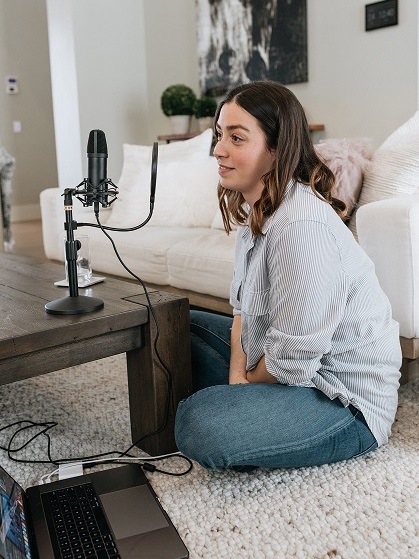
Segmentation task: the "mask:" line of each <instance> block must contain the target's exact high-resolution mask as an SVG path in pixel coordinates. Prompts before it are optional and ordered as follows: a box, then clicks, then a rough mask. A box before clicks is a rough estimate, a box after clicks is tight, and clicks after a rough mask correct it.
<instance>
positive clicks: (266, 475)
mask: <svg viewBox="0 0 419 559" xmlns="http://www.w3.org/2000/svg"><path fill="white" fill-rule="evenodd" d="M0 402H1V407H0V428H1V427H4V426H5V425H7V424H9V423H12V422H14V421H18V420H23V419H31V420H33V421H39V422H41V421H56V422H57V423H58V426H57V427H55V428H54V429H53V430H52V431H51V441H52V442H51V448H52V455H53V458H55V459H59V458H67V457H70V456H72V457H77V456H83V455H89V454H96V453H98V452H105V451H108V450H114V449H118V450H125V449H126V448H127V447H128V446H129V445H130V443H131V440H130V427H129V413H128V395H127V381H126V370H125V356H124V355H118V356H114V357H110V358H107V359H103V360H101V361H97V362H94V363H90V364H86V365H80V366H78V367H72V368H70V369H64V370H62V371H58V372H55V373H50V374H47V375H43V376H41V377H37V378H33V379H29V380H26V381H21V382H18V383H14V384H9V385H6V386H1V387H0ZM139 405H141V403H139ZM12 432H13V431H12V430H9V431H6V432H4V431H3V432H0V444H2V445H4V444H5V441H6V440H8V439H9V438H10V435H11V434H12ZM16 442H17V441H16ZM139 454H140V453H139ZM20 455H21V457H26V458H27V459H32V460H33V459H45V457H46V439H45V438H43V440H40V439H37V440H36V441H34V442H33V443H32V444H31V445H30V446H29V448H27V449H25V450H24V451H22V453H20ZM175 461H177V462H178V464H177V465H176V464H173V463H172V462H171V461H166V462H165V464H164V466H165V467H166V468H179V467H180V466H179V460H178V459H176V460H175ZM0 462H1V464H2V466H3V467H4V468H5V469H6V470H7V471H9V472H10V473H11V474H12V475H13V476H14V477H15V478H16V479H17V481H18V482H19V483H21V484H22V485H23V486H27V485H33V484H36V483H37V481H38V479H39V478H40V477H41V476H42V475H43V474H46V473H49V472H51V471H53V470H54V469H55V468H54V467H53V466H49V465H45V464H17V463H15V462H13V461H11V460H9V459H8V458H7V453H6V452H4V451H0ZM161 467H163V464H162V465H161ZM147 475H148V477H149V479H150V481H151V483H152V485H153V487H154V489H155V491H156V493H157V494H158V495H159V497H160V499H161V502H162V505H163V506H164V508H165V509H166V510H167V512H168V513H169V515H170V517H171V519H172V521H173V523H174V524H175V526H176V527H177V529H178V531H179V533H180V535H181V537H182V539H183V540H184V542H185V544H186V545H187V547H188V549H189V551H190V557H191V559H195V558H204V559H212V558H214V557H220V558H223V557H224V558H228V559H238V558H248V559H259V558H261V559H262V558H274V559H287V558H299V559H329V558H334V559H364V558H365V559H371V558H373V559H383V558H388V559H397V558H400V559H417V558H419V532H418V531H419V379H418V380H415V381H413V382H409V383H408V384H406V385H404V386H402V387H401V389H400V405H399V410H398V413H397V419H396V422H395V424H394V427H393V435H392V438H391V440H390V443H389V444H388V445H386V446H384V447H382V448H380V449H378V450H377V451H375V452H373V453H372V454H370V455H368V456H366V457H364V458H359V459H354V460H350V461H347V462H343V463H340V464H334V465H330V466H321V467H314V468H302V469H298V470H297V469H290V470H258V471H256V472H254V473H251V474H244V473H236V472H231V471H206V470H204V469H203V468H201V467H200V466H198V465H195V466H194V469H193V470H192V472H191V473H189V474H188V475H186V476H184V477H171V476H165V475H163V474H160V473H156V472H154V473H152V474H150V473H147Z"/></svg>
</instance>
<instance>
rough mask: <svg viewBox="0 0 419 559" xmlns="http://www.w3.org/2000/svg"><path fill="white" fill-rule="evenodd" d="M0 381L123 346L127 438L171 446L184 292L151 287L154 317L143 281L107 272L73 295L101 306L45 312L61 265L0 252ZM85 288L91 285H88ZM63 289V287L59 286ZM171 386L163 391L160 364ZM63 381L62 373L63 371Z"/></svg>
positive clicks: (180, 391) (181, 383)
mask: <svg viewBox="0 0 419 559" xmlns="http://www.w3.org/2000/svg"><path fill="white" fill-rule="evenodd" d="M0 269H1V277H0V310H1V313H0V384H7V383H11V382H15V381H18V380H22V379H26V378H30V377H34V376H37V375H42V374H45V373H49V372H51V371H58V370H61V369H63V374H64V373H65V370H66V369H67V368H68V367H71V366H74V365H79V364H81V363H87V362H89V361H95V360H97V359H101V358H103V357H109V356H111V355H116V354H119V353H126V359H127V373H128V392H129V402H130V417H131V435H132V441H133V443H135V442H136V441H139V440H140V439H141V438H142V437H143V436H144V435H147V434H148V433H152V432H155V431H159V430H160V429H161V430H160V431H159V432H158V433H156V434H155V435H152V436H149V437H146V438H145V439H144V440H143V441H142V442H140V443H139V444H138V446H139V447H140V448H142V449H144V450H145V451H146V452H148V453H150V454H165V453H167V452H172V451H174V450H176V445H175V440H174V417H175V412H176V408H177V404H178V403H179V401H180V400H182V399H183V398H186V397H187V396H189V395H190V394H191V393H192V380H191V365H190V342H189V335H188V332H189V301H188V299H187V298H186V297H182V296H179V295H173V294H169V293H162V292H160V291H151V292H150V293H149V295H150V300H151V303H152V306H153V309H154V314H155V316H156V319H157V323H158V326H159V333H160V335H159V340H158V352H159V355H160V356H161V358H162V361H163V363H164V365H165V367H162V366H161V364H160V362H159V360H158V358H157V355H156V352H155V348H154V340H155V333H156V325H155V322H154V320H153V319H152V317H151V314H150V311H149V305H148V302H147V299H146V296H145V294H144V291H143V288H142V287H141V286H140V285H139V284H137V283H130V282H127V281H122V280H118V279H115V278H108V279H106V281H105V282H104V283H100V284H97V285H94V286H93V287H92V288H89V290H84V289H80V294H81V295H90V294H91V295H93V296H95V297H99V298H101V299H102V300H103V301H104V303H105V304H104V308H103V309H101V310H98V311H94V312H90V313H86V314H79V315H64V316H58V315H51V314H47V313H46V312H45V304H46V303H47V302H48V301H51V300H54V299H56V298H60V297H63V296H65V295H66V289H65V288H59V287H55V286H54V284H53V282H54V281H55V280H56V279H57V278H60V277H61V276H62V273H63V266H62V265H59V264H54V263H51V262H48V261H42V260H33V259H30V258H27V257H21V256H16V255H14V254H5V253H0ZM90 292H91V293H90ZM67 294H68V293H67ZM166 368H167V369H168V370H169V371H170V373H171V380H172V383H171V385H172V388H171V402H170V406H169V413H168V417H167V422H166V424H165V426H164V425H163V421H164V418H165V409H166V402H167V396H168V382H167V371H166V370H165V369H166ZM63 383H65V376H64V377H63Z"/></svg>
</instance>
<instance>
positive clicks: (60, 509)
mask: <svg viewBox="0 0 419 559" xmlns="http://www.w3.org/2000/svg"><path fill="white" fill-rule="evenodd" d="M42 499H43V503H44V508H45V512H46V517H47V522H48V526H49V529H50V533H51V540H52V545H53V548H54V552H55V555H56V557H57V558H59V559H105V558H112V559H119V558H120V555H119V554H118V550H117V548H116V544H115V540H114V538H113V536H112V533H111V531H110V529H109V526H108V522H107V520H106V517H105V514H104V512H103V510H102V506H101V504H100V501H99V498H98V496H97V494H96V491H95V489H94V487H93V484H92V483H89V482H88V483H83V484H81V485H77V486H75V487H67V488H65V489H60V490H58V491H51V492H49V493H44V494H43V495H42Z"/></svg>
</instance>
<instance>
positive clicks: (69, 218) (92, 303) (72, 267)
mask: <svg viewBox="0 0 419 559" xmlns="http://www.w3.org/2000/svg"><path fill="white" fill-rule="evenodd" d="M74 193H75V194H77V193H78V191H77V189H74V188H66V189H65V190H64V211H65V224H64V228H65V230H66V232H67V239H66V243H65V257H66V261H67V270H68V286H69V289H70V296H69V297H61V298H60V299H55V300H54V301H50V302H49V303H47V304H46V305H45V310H46V312H47V313H49V314H67V315H70V314H84V313H89V312H93V311H97V310H99V309H102V308H103V306H104V303H103V301H102V299H98V298H97V297H88V296H85V295H79V286H78V277H77V251H78V250H79V249H80V246H81V244H80V241H78V240H75V239H74V229H77V222H75V221H74V220H73V197H72V196H73V194H74Z"/></svg>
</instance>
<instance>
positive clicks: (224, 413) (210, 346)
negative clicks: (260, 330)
mask: <svg viewBox="0 0 419 559" xmlns="http://www.w3.org/2000/svg"><path fill="white" fill-rule="evenodd" d="M231 324H232V318H231V317H225V316H220V315H216V314H213V313H207V312H201V311H191V348H192V374H193V381H194V388H195V390H196V392H195V393H194V394H193V395H192V396H190V397H189V398H187V399H186V400H183V401H182V402H180V404H179V407H178V409H177V413H176V424H175V437H176V444H177V446H178V448H179V450H180V451H181V452H183V453H184V454H185V455H186V456H188V457H189V458H191V459H193V460H195V461H196V462H198V463H199V464H201V465H202V466H203V467H205V468H228V467H235V468H236V469H239V470H240V469H242V470H246V468H248V469H249V470H250V469H251V467H255V466H256V467H257V466H259V467H266V468H295V467H302V466H317V465H320V464H327V463H332V462H339V461H341V460H347V459H349V458H353V457H355V456H360V455H362V454H366V453H367V452H370V451H371V450H374V449H375V448H376V447H377V442H376V440H375V437H374V436H373V434H372V433H371V431H370V430H369V428H368V426H367V424H366V422H365V419H364V417H363V415H362V413H361V412H360V411H358V410H357V409H355V408H354V407H352V406H349V407H347V408H345V407H344V406H343V404H342V403H341V402H340V401H339V400H338V399H336V400H330V399H329V398H328V397H327V396H325V395H324V394H323V393H322V392H320V391H319V390H318V389H316V388H305V387H299V386H288V385H284V384H279V383H278V384H262V383H260V384H234V385H229V384H228V375H229V359H230V328H231Z"/></svg>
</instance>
